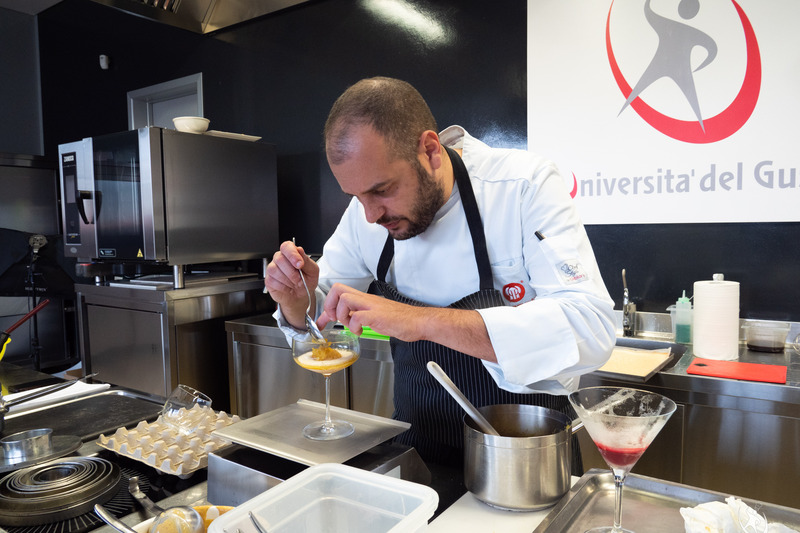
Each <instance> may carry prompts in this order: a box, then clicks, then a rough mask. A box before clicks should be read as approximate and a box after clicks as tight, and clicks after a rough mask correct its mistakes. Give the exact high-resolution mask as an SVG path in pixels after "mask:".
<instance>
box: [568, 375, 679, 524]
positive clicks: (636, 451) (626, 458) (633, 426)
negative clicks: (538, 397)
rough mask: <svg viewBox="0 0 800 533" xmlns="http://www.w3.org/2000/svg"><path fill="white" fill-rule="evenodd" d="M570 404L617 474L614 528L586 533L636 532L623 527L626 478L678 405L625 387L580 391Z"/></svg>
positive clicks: (575, 394) (654, 395)
mask: <svg viewBox="0 0 800 533" xmlns="http://www.w3.org/2000/svg"><path fill="white" fill-rule="evenodd" d="M569 402H570V403H571V404H572V406H573V407H574V408H575V411H576V412H577V413H578V416H579V417H580V419H581V421H582V422H583V424H584V426H585V427H586V431H588V432H589V436H590V437H591V438H592V440H593V441H594V443H595V445H597V448H598V449H599V450H600V454H601V455H602V456H603V459H605V461H606V463H607V464H608V466H609V467H610V468H611V471H612V473H613V474H614V495H615V498H614V525H613V526H606V527H596V528H593V529H590V530H588V531H587V532H586V533H632V532H631V531H630V530H628V529H623V528H622V525H621V522H622V487H623V485H624V484H625V476H627V475H628V472H630V471H631V468H633V465H635V464H636V461H638V460H639V457H641V456H642V454H643V453H644V451H645V450H646V449H647V447H648V446H650V443H651V442H653V439H654V438H655V437H656V435H658V433H659V431H661V428H663V427H664V424H666V423H667V420H669V417H670V416H672V413H674V412H675V402H673V401H672V400H670V399H669V398H666V397H665V396H662V395H660V394H656V393H653V392H648V391H643V390H638V389H628V388H622V387H589V388H586V389H580V390H578V391H576V392H573V393H572V394H570V395H569Z"/></svg>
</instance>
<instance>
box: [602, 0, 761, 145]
mask: <svg viewBox="0 0 800 533" xmlns="http://www.w3.org/2000/svg"><path fill="white" fill-rule="evenodd" d="M730 3H731V5H732V6H733V8H734V9H735V11H736V14H737V15H738V17H739V20H740V22H741V24H742V30H743V32H744V42H745V49H746V54H747V57H746V65H745V73H744V79H743V80H742V85H741V87H740V88H739V92H738V93H737V94H736V97H735V98H734V99H733V101H732V102H730V103H729V104H728V106H727V107H726V108H725V109H723V110H722V111H721V112H719V113H718V114H717V115H715V116H713V117H708V118H703V117H702V115H701V114H700V106H699V103H698V98H697V93H696V90H695V85H694V73H695V72H697V71H698V70H700V69H701V68H705V67H706V66H708V65H709V64H710V63H711V62H712V61H713V60H714V58H715V57H716V55H717V45H716V43H715V42H714V40H713V39H711V37H709V36H708V35H707V34H705V33H703V32H702V31H700V30H698V29H697V28H695V27H693V26H690V25H688V24H685V23H683V22H680V21H678V20H672V19H668V18H666V17H662V16H660V15H657V14H656V13H654V12H653V10H652V9H651V7H650V0H646V3H645V16H646V17H647V20H648V22H649V24H650V25H651V26H652V27H653V29H654V30H655V31H656V32H657V33H658V36H659V44H658V48H657V50H656V52H655V54H654V56H653V60H652V61H651V62H650V65H649V66H648V67H647V69H646V70H645V72H644V74H642V76H641V78H640V79H639V81H638V83H636V86H635V87H634V88H631V86H630V84H628V81H627V80H626V79H625V75H624V74H623V73H622V69H621V68H620V65H619V64H618V63H617V57H616V55H615V54H614V48H613V46H612V44H611V12H612V10H613V9H614V0H612V2H611V7H609V10H608V17H607V18H606V52H607V54H608V64H609V67H610V68H611V73H612V74H613V76H614V81H616V82H617V86H618V87H619V89H620V91H622V95H623V96H624V97H625V105H624V106H623V107H622V110H620V113H622V111H624V110H625V108H626V107H628V106H630V107H631V108H632V109H633V110H634V111H636V114H638V115H639V116H640V117H641V118H642V119H643V120H644V121H645V122H647V123H648V124H649V125H650V126H652V127H653V128H655V129H656V130H658V131H660V132H661V133H663V134H664V135H667V136H669V137H672V138H673V139H677V140H679V141H683V142H688V143H713V142H717V141H720V140H722V139H725V138H727V137H729V136H731V135H733V134H734V133H736V132H737V131H738V130H739V129H740V128H741V127H742V126H744V124H745V123H746V122H747V120H748V119H749V118H750V115H752V113H753V110H754V109H755V107H756V104H757V103H758V96H759V93H760V91H761V53H760V52H759V49H758V40H757V39H756V34H755V31H753V26H752V24H750V21H749V20H748V18H747V15H746V14H745V12H744V10H743V9H742V8H741V6H739V4H738V3H737V2H736V0H730ZM699 9H700V4H699V0H681V1H680V4H679V6H678V15H680V16H681V17H682V18H683V19H685V20H686V19H691V18H694V17H695V16H696V15H697V13H698V12H699ZM697 46H700V47H703V48H704V49H705V51H706V57H705V59H704V60H703V62H702V63H701V64H700V65H699V66H698V67H697V68H695V69H694V70H692V67H691V57H690V54H691V52H692V50H693V49H694V48H695V47H697ZM664 77H668V78H670V79H672V80H673V81H674V82H675V83H676V84H677V85H678V87H679V88H680V90H681V91H682V92H683V94H684V96H685V98H686V99H687V100H688V101H689V104H690V105H691V107H692V109H693V110H694V113H695V116H696V120H681V119H678V118H674V117H670V116H668V115H665V114H664V113H661V112H660V111H657V110H656V109H654V108H653V107H651V106H650V105H648V104H647V103H646V102H645V101H644V100H643V98H642V96H641V93H642V91H644V90H645V89H646V88H647V87H649V86H650V85H651V84H652V83H653V82H655V81H656V80H658V79H660V78H664Z"/></svg>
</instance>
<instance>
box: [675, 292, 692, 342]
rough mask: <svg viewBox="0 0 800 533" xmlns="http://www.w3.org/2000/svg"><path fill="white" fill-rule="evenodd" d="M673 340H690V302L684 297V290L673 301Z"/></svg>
mask: <svg viewBox="0 0 800 533" xmlns="http://www.w3.org/2000/svg"><path fill="white" fill-rule="evenodd" d="M675 342H677V343H680V344H690V343H691V342H692V302H690V301H689V298H687V297H686V291H683V296H681V297H680V298H678V301H677V302H676V303H675Z"/></svg>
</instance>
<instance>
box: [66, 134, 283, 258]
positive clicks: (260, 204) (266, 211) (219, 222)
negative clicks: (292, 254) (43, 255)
mask: <svg viewBox="0 0 800 533" xmlns="http://www.w3.org/2000/svg"><path fill="white" fill-rule="evenodd" d="M58 153H59V170H60V176H61V180H60V181H61V197H62V213H61V214H62V221H63V228H64V246H65V250H64V253H65V256H67V257H75V258H78V259H79V260H80V261H99V262H105V261H109V262H157V263H163V264H167V265H172V266H175V265H188V264H201V263H213V262H222V261H237V260H246V259H258V258H263V257H266V256H267V254H271V253H272V252H273V251H274V250H275V249H276V248H277V245H278V236H277V233H278V232H277V229H278V227H277V226H278V214H277V213H278V206H277V176H276V161H275V147H274V146H273V145H271V144H267V143H262V142H250V141H246V140H239V139H231V138H221V137H216V136H211V135H207V134H193V133H183V132H178V131H175V130H170V129H164V128H158V127H148V128H141V129H138V130H130V131H125V132H120V133H114V134H109V135H102V136H97V137H90V138H85V139H83V140H81V141H77V142H71V143H66V144H62V145H60V146H59V149H58Z"/></svg>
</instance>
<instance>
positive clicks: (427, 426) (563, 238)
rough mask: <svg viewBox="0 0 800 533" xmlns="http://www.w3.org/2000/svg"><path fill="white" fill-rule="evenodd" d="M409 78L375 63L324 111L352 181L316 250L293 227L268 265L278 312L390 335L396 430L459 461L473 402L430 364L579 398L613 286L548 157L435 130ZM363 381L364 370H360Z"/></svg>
mask: <svg viewBox="0 0 800 533" xmlns="http://www.w3.org/2000/svg"><path fill="white" fill-rule="evenodd" d="M437 131H438V128H437V125H436V121H435V120H434V118H433V115H432V114H431V111H430V110H429V108H428V106H427V104H426V103H425V101H424V100H423V98H422V96H421V95H420V94H419V93H418V92H417V91H416V89H414V88H413V87H412V86H411V85H409V84H408V83H406V82H404V81H400V80H396V79H391V78H370V79H365V80H362V81H359V82H358V83H356V84H355V85H353V86H351V87H350V88H348V89H347V90H346V91H345V92H344V93H343V94H342V95H341V96H340V97H339V99H338V100H337V101H336V102H335V103H334V105H333V108H332V109H331V112H330V114H329V116H328V120H327V122H326V124H325V130H324V139H325V150H326V155H327V158H328V163H329V165H330V167H331V170H332V171H333V174H334V176H335V178H336V180H337V182H338V184H339V186H340V187H341V189H342V191H344V192H345V193H346V194H348V195H350V196H352V200H351V202H350V204H349V206H348V207H347V209H346V211H345V213H344V215H343V216H342V218H341V221H340V223H339V225H338V227H337V228H336V230H335V232H334V233H333V235H332V236H331V237H330V239H329V240H328V241H327V243H326V244H325V246H324V248H323V255H322V258H321V259H320V261H319V262H318V263H315V262H314V261H312V260H311V259H310V258H309V257H308V256H307V255H306V253H305V251H304V250H303V248H302V247H300V246H295V245H294V244H292V242H284V243H283V244H282V245H281V247H280V251H279V252H277V253H276V254H275V255H274V257H273V259H272V261H271V262H270V264H269V265H268V267H267V276H266V279H265V286H266V288H267V290H268V291H269V293H270V294H271V296H272V298H273V299H274V300H275V302H276V303H277V304H278V310H277V311H276V313H275V318H276V319H277V320H278V323H279V325H280V327H281V329H282V330H283V331H284V332H285V333H286V334H287V336H289V337H292V336H296V335H304V334H307V332H306V331H305V325H304V312H305V310H306V307H307V305H308V299H307V297H306V292H305V289H304V287H303V284H302V282H301V279H300V275H299V273H298V269H302V271H303V273H304V274H305V277H306V281H307V283H308V284H309V287H310V288H311V287H316V296H315V298H316V300H317V301H316V302H315V304H314V305H315V306H317V309H318V317H317V323H318V324H319V325H321V326H324V325H325V324H327V323H329V322H331V321H339V322H341V323H342V324H344V325H345V326H348V327H349V328H350V329H351V330H352V331H353V332H354V333H356V334H359V333H361V331H362V328H363V327H365V326H369V327H371V328H372V329H373V330H375V331H377V332H379V333H382V334H384V335H388V336H390V337H391V347H392V356H393V360H394V369H395V370H394V372H395V374H394V376H395V390H394V405H395V413H394V417H395V418H396V419H399V420H403V421H406V422H409V423H411V429H410V430H408V431H407V432H405V433H403V434H402V435H400V436H399V437H398V440H400V441H401V442H403V443H406V444H409V445H412V446H414V447H415V448H416V449H417V451H418V452H419V453H420V455H421V456H422V458H423V459H425V460H427V461H432V462H435V463H441V464H458V463H459V462H460V461H461V460H462V447H463V442H462V441H463V425H462V419H463V411H462V410H461V408H460V407H459V406H458V404H457V403H456V402H455V400H453V399H452V397H450V395H449V394H448V393H447V392H446V391H445V390H444V389H443V388H442V386H441V385H440V384H439V383H438V382H437V381H435V379H434V378H433V377H432V376H431V375H430V374H429V373H428V371H427V369H426V363H427V362H428V361H436V362H437V363H438V364H439V365H440V366H441V367H442V369H443V370H444V371H445V372H446V373H447V374H448V375H449V376H450V378H451V379H452V380H453V381H454V382H455V384H456V385H457V386H458V387H459V388H460V389H461V391H462V392H464V393H465V395H466V396H467V397H468V398H469V400H470V401H471V402H472V403H473V404H475V405H477V406H482V405H491V404H499V403H525V404H536V405H541V406H544V407H548V408H552V409H556V410H559V411H561V412H565V413H569V414H570V415H573V413H572V412H571V408H570V406H569V403H568V401H567V397H566V394H568V393H569V392H571V391H573V390H575V389H576V388H577V386H578V380H579V377H580V375H581V374H584V373H586V372H591V371H592V370H594V369H596V368H598V367H599V366H601V365H602V364H603V363H604V362H605V361H606V360H607V359H608V357H609V355H610V353H611V350H612V348H613V346H614V340H615V332H614V320H613V311H612V309H613V301H612V300H611V298H610V297H609V294H608V291H607V290H606V288H605V285H604V284H603V280H602V278H601V276H600V272H599V269H598V267H597V263H596V261H595V258H594V254H593V252H592V249H591V246H590V244H589V240H588V238H587V235H586V232H585V230H584V227H583V225H582V223H581V221H580V219H579V217H578V214H577V212H576V210H575V207H574V204H573V201H572V199H571V198H570V196H569V194H568V192H567V190H566V187H565V183H564V180H563V178H562V176H561V175H560V174H559V172H558V170H557V169H556V167H555V166H554V165H553V163H551V162H550V161H547V160H546V159H543V158H542V157H540V156H538V155H535V154H533V153H529V152H526V151H522V150H511V149H496V148H490V147H489V146H487V145H486V144H484V143H483V142H481V141H480V140H478V139H476V138H474V137H472V136H470V135H469V133H467V132H466V131H465V130H464V129H463V128H461V127H459V126H451V127H449V128H447V129H445V130H444V131H442V132H441V133H437ZM355 386H358V384H355Z"/></svg>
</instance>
